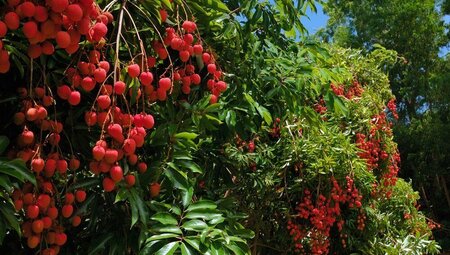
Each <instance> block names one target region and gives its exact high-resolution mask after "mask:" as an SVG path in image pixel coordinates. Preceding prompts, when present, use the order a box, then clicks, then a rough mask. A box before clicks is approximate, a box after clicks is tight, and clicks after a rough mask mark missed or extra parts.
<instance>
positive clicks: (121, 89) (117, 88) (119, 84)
mask: <svg viewBox="0 0 450 255" xmlns="http://www.w3.org/2000/svg"><path fill="white" fill-rule="evenodd" d="M125 89H126V85H125V83H124V82H123V81H116V82H115V83H114V92H115V93H116V94H118V95H123V93H125Z"/></svg>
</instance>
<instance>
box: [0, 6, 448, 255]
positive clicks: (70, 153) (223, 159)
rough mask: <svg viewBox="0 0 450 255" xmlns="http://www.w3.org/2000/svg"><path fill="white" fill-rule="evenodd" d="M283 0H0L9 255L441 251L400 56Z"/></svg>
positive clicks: (4, 216)
mask: <svg viewBox="0 0 450 255" xmlns="http://www.w3.org/2000/svg"><path fill="white" fill-rule="evenodd" d="M276 2H277V4H276V5H273V4H270V3H269V2H268V1H267V2H265V1H238V0H236V1H223V2H221V1H216V0H215V1H209V0H208V1H203V0H198V1H197V0H196V1H189V2H184V1H178V0H174V1H165V0H161V1H142V2H135V1H126V0H125V1H98V2H93V1H92V0H79V1H70V3H69V1H66V0H47V1H20V0H8V1H2V10H3V12H2V13H4V15H3V16H2V17H3V21H2V22H0V37H2V38H3V39H2V48H3V50H2V52H1V58H0V61H1V63H0V67H1V68H0V72H2V73H4V74H3V75H2V76H1V77H0V79H1V81H2V82H1V84H2V86H3V87H4V89H2V91H1V92H0V93H1V94H0V96H1V100H0V104H1V105H2V107H4V108H5V109H8V110H7V111H4V112H5V114H2V115H1V120H2V123H6V124H4V125H3V126H2V129H1V133H2V134H4V135H5V138H3V137H2V140H1V141H0V142H1V144H0V146H1V147H0V153H3V152H4V151H5V152H6V156H7V158H6V159H3V158H2V159H1V160H2V161H1V162H0V167H1V168H0V173H1V174H2V175H0V180H2V182H1V183H0V186H1V188H2V193H1V198H2V204H3V205H4V206H2V207H1V208H0V211H1V212H2V214H0V215H1V216H2V218H0V224H1V225H0V227H2V228H1V229H0V230H2V232H1V233H0V234H1V235H0V237H2V241H3V242H2V246H1V251H2V254H3V253H5V254H18V253H25V254H28V253H30V254H32V253H39V254H58V253H59V254H250V253H251V254H274V253H277V254H334V253H337V254H352V253H353V254H404V252H405V251H408V252H409V253H408V254H423V253H429V254H435V253H437V252H438V249H439V246H438V245H437V243H436V242H434V241H433V240H432V236H431V231H430V226H429V224H430V223H429V222H427V220H426V219H425V217H424V216H423V214H422V213H420V212H419V211H418V210H417V206H418V205H417V199H418V194H417V193H416V192H414V191H413V190H412V188H411V184H409V183H407V182H405V181H404V180H402V179H399V178H398V177H397V174H398V171H399V161H400V156H399V154H398V150H397V145H396V143H395V142H394V141H393V134H392V129H391V122H390V120H393V119H395V118H396V117H397V112H396V107H395V101H394V97H393V95H392V93H391V90H390V87H389V79H388V76H387V74H386V73H385V71H386V70H387V69H389V68H390V67H392V66H393V65H395V63H396V59H397V55H396V53H395V52H393V51H389V50H386V49H384V48H382V47H377V48H376V49H375V50H374V51H373V52H371V53H370V54H368V55H364V54H362V52H361V51H358V50H350V49H345V48H339V47H335V46H330V45H319V44H316V43H313V42H308V41H302V42H301V43H298V42H295V41H294V38H295V36H296V33H301V32H303V31H304V28H303V25H302V24H301V22H300V17H301V16H302V14H303V12H304V10H305V9H306V8H307V7H310V8H314V7H315V6H314V2H313V1H292V2H291V1H276ZM3 28H4V29H3ZM2 29H3V30H4V33H3V31H2ZM24 52H26V53H24ZM6 137H9V139H10V140H11V141H12V142H11V144H10V145H6V144H7V140H8V139H7V138H6ZM5 149H6V150H5ZM14 209H15V213H13V210H14ZM5 212H6V213H5ZM13 215H14V216H13ZM19 225H20V226H19ZM3 237H4V238H3Z"/></svg>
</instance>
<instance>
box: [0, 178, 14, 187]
mask: <svg viewBox="0 0 450 255" xmlns="http://www.w3.org/2000/svg"><path fill="white" fill-rule="evenodd" d="M0 186H1V187H3V188H4V189H5V190H7V191H9V190H11V189H12V188H13V184H12V183H11V180H9V178H8V176H6V175H0Z"/></svg>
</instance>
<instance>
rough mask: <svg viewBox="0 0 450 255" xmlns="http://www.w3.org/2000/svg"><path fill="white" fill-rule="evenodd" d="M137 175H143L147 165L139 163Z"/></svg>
mask: <svg viewBox="0 0 450 255" xmlns="http://www.w3.org/2000/svg"><path fill="white" fill-rule="evenodd" d="M137 167H138V171H139V173H141V174H143V173H145V172H147V164H146V163H145V162H139V164H138V165H137Z"/></svg>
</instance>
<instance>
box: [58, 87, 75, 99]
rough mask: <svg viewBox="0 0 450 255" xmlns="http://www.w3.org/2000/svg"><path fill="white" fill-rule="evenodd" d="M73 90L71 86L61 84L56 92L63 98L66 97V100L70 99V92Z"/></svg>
mask: <svg viewBox="0 0 450 255" xmlns="http://www.w3.org/2000/svg"><path fill="white" fill-rule="evenodd" d="M71 92H72V90H71V89H70V87H69V86H67V85H62V86H59V87H58V88H57V89H56V93H57V94H58V96H59V97H60V98H61V99H64V100H67V99H69V97H70V93H71Z"/></svg>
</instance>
